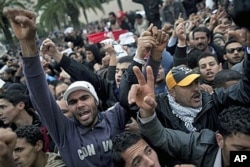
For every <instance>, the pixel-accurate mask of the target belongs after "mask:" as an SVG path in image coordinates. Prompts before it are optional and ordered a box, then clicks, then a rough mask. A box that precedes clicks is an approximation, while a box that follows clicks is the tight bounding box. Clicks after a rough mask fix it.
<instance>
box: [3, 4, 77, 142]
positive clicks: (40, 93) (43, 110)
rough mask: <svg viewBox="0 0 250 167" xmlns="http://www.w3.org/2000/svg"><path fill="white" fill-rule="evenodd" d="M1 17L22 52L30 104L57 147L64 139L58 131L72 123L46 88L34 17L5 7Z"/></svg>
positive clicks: (21, 10)
mask: <svg viewBox="0 0 250 167" xmlns="http://www.w3.org/2000/svg"><path fill="white" fill-rule="evenodd" d="M4 14H5V15H6V16H7V18H8V19H9V20H10V22H11V27H12V29H13V32H14V34H15V35H16V37H17V39H18V40H19V43H20V46H21V49H22V59H23V65H24V66H23V68H24V75H25V79H26V83H27V87H28V90H29V94H30V97H31V101H32V103H33V105H34V107H35V109H36V110H37V111H38V113H39V116H40V118H41V121H42V123H43V124H44V125H45V126H46V128H47V129H48V131H49V133H50V135H51V136H52V138H53V140H54V141H55V142H56V144H57V145H58V146H60V144H61V143H62V142H61V141H62V140H63V138H62V136H60V134H59V133H58V131H61V132H62V133H64V132H66V131H65V130H64V129H65V128H69V126H70V124H73V123H71V122H72V121H70V120H69V119H67V118H66V117H65V116H64V115H63V113H62V112H61V110H60V108H59V107H58V105H57V103H56V102H55V99H54V97H53V96H52V94H51V92H50V90H49V88H48V83H47V80H46V78H45V74H44V70H43V67H42V65H41V61H40V57H39V55H38V49H37V45H36V40H35V37H36V24H35V18H36V17H35V15H34V13H33V12H30V11H28V10H24V9H17V8H4ZM47 49H51V48H47ZM62 133H61V134H62Z"/></svg>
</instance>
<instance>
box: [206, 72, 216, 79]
mask: <svg viewBox="0 0 250 167" xmlns="http://www.w3.org/2000/svg"><path fill="white" fill-rule="evenodd" d="M206 76H207V77H208V78H212V77H214V73H213V72H208V73H207V74H206Z"/></svg>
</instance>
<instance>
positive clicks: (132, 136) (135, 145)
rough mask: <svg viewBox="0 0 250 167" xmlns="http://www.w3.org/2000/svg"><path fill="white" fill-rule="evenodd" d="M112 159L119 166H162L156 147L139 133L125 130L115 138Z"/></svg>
mask: <svg viewBox="0 0 250 167" xmlns="http://www.w3.org/2000/svg"><path fill="white" fill-rule="evenodd" d="M112 159H113V162H114V165H115V166H117V167H118V166H119V167H133V166H138V167H139V166H141V167H147V166H150V167H151V166H154V167H160V162H159V160H158V157H157V154H156V152H155V151H154V149H153V148H152V147H151V146H150V145H149V144H148V143H147V141H145V140H144V138H143V137H142V136H141V135H140V134H137V133H130V132H123V133H120V134H118V135H117V136H116V137H115V138H114V139H113V148H112Z"/></svg>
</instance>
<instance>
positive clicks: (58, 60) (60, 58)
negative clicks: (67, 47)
mask: <svg viewBox="0 0 250 167" xmlns="http://www.w3.org/2000/svg"><path fill="white" fill-rule="evenodd" d="M52 57H53V59H54V60H55V61H56V62H57V63H60V62H61V60H62V57H63V54H62V53H60V52H56V54H55V55H54V56H52Z"/></svg>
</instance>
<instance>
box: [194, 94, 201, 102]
mask: <svg viewBox="0 0 250 167" xmlns="http://www.w3.org/2000/svg"><path fill="white" fill-rule="evenodd" d="M192 98H193V99H194V101H196V102H199V101H200V100H201V94H200V93H196V94H194V95H193V96H192Z"/></svg>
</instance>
